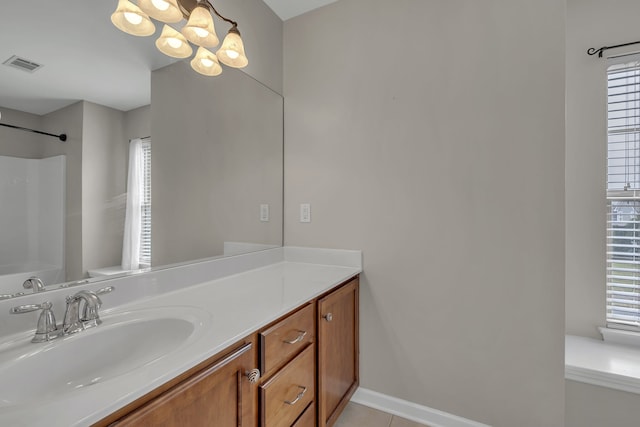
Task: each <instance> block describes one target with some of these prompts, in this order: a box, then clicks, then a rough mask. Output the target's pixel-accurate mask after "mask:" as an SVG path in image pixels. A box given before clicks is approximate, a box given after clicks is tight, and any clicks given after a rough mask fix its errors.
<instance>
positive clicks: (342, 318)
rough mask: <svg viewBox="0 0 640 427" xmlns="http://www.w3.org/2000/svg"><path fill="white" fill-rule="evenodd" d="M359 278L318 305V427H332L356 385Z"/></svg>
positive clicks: (321, 300)
mask: <svg viewBox="0 0 640 427" xmlns="http://www.w3.org/2000/svg"><path fill="white" fill-rule="evenodd" d="M358 285H359V283H358V278H357V277H356V278H355V279H353V280H351V281H350V282H348V283H347V284H345V285H344V286H342V287H340V288H338V289H337V290H335V291H334V292H332V293H331V294H329V295H327V296H326V297H324V298H322V299H320V300H319V301H318V322H317V324H318V337H317V340H318V402H317V404H318V426H320V427H325V426H332V425H333V424H334V423H335V422H336V420H337V418H338V416H339V415H340V414H341V413H342V410H343V409H344V407H345V406H346V405H347V403H348V402H349V399H350V398H351V396H352V395H353V393H354V392H355V390H356V388H357V387H358V383H359V372H358V358H359V356H358V351H359V350H358V340H359V338H358V315H359V314H358Z"/></svg>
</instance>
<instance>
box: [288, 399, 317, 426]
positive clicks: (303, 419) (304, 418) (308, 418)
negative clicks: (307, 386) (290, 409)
mask: <svg viewBox="0 0 640 427" xmlns="http://www.w3.org/2000/svg"><path fill="white" fill-rule="evenodd" d="M291 427H316V405H315V403H313V402H311V404H310V405H309V407H308V408H307V409H305V410H304V412H303V413H302V415H300V418H298V421H296V423H295V424H294V425H292V426H291Z"/></svg>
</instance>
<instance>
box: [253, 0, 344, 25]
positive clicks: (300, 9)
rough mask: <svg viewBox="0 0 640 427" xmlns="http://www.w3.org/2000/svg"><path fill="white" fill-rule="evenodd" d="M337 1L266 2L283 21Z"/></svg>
mask: <svg viewBox="0 0 640 427" xmlns="http://www.w3.org/2000/svg"><path fill="white" fill-rule="evenodd" d="M335 1H337V0H264V2H265V3H266V4H267V5H269V7H270V8H271V10H273V11H274V12H275V13H276V15H278V16H279V17H280V19H282V20H283V21H286V20H287V19H290V18H293V17H295V16H298V15H302V14H303V13H306V12H309V11H310V10H313V9H317V8H319V7H322V6H325V5H327V4H329V3H333V2H335Z"/></svg>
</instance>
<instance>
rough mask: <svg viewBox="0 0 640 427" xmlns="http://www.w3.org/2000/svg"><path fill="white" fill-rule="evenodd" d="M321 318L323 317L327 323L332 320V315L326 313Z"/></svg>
mask: <svg viewBox="0 0 640 427" xmlns="http://www.w3.org/2000/svg"><path fill="white" fill-rule="evenodd" d="M322 317H324V319H325V320H326V321H327V322H331V321H332V320H333V314H331V313H327V314H325V315H324V316H322Z"/></svg>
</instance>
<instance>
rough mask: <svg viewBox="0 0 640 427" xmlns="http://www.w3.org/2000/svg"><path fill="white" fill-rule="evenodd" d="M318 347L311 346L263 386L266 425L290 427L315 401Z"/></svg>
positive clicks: (264, 421) (263, 407)
mask: <svg viewBox="0 0 640 427" xmlns="http://www.w3.org/2000/svg"><path fill="white" fill-rule="evenodd" d="M314 362H315V346H314V345H310V346H308V347H307V348H306V350H304V351H303V352H302V353H300V355H299V356H297V357H296V358H295V359H293V360H292V361H291V362H290V363H289V364H287V365H286V366H285V367H284V368H282V369H281V370H280V371H279V372H278V373H276V374H275V375H274V376H273V377H272V378H271V379H270V380H269V381H267V382H266V383H265V384H263V385H262V386H260V395H261V396H260V397H261V400H262V405H261V407H262V425H263V426H268V427H289V426H291V425H292V424H293V422H294V421H295V420H296V419H297V418H298V417H299V416H300V414H301V413H302V412H303V411H304V409H305V408H306V407H307V405H309V403H310V402H312V401H313V399H314V397H315V388H316V381H315V377H316V370H315V363H314Z"/></svg>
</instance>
